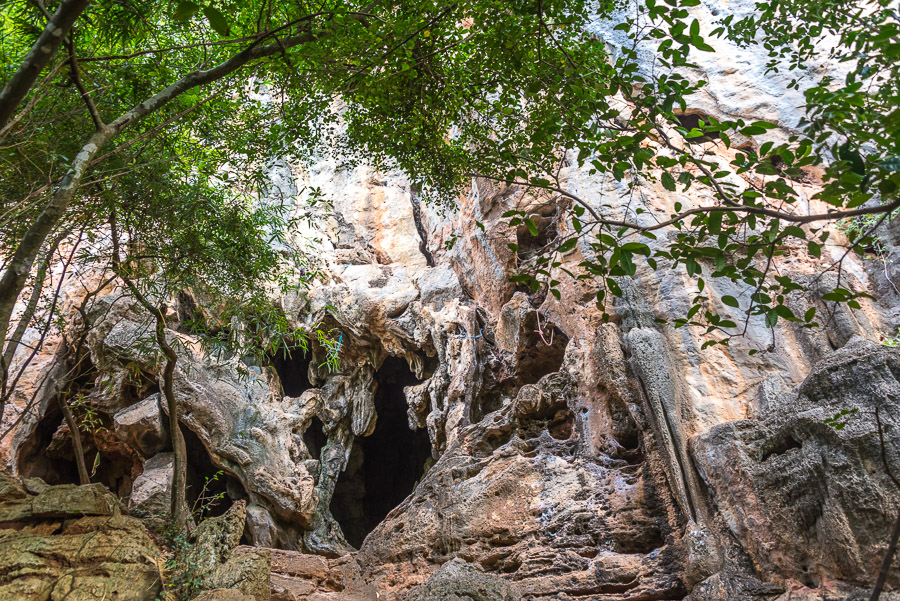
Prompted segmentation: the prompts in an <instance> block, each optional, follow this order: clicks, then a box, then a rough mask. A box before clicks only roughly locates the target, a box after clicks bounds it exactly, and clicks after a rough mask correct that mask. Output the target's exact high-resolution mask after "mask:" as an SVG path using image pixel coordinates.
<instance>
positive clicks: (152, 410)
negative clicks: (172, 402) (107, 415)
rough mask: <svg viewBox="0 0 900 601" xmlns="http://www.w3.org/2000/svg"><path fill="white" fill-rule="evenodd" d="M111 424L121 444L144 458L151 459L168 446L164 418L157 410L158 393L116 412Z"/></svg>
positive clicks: (158, 409)
mask: <svg viewBox="0 0 900 601" xmlns="http://www.w3.org/2000/svg"><path fill="white" fill-rule="evenodd" d="M113 424H114V425H113V429H114V431H115V433H116V435H117V436H118V437H119V438H120V439H121V440H122V442H124V443H126V444H128V445H129V446H130V447H132V448H133V449H135V450H137V451H138V452H139V453H140V454H141V455H143V456H144V457H152V456H153V455H155V454H157V453H159V452H160V451H162V450H163V449H165V448H166V447H167V446H168V444H169V431H168V430H167V429H166V424H165V416H164V415H163V413H162V411H161V410H160V408H159V393H156V394H154V395H152V396H149V397H147V398H146V399H144V400H143V401H141V402H140V403H136V404H134V405H131V406H130V407H126V408H125V409H122V410H121V411H119V412H117V413H116V414H115V415H113Z"/></svg>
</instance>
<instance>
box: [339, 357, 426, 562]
mask: <svg viewBox="0 0 900 601" xmlns="http://www.w3.org/2000/svg"><path fill="white" fill-rule="evenodd" d="M375 380H376V382H377V384H378V387H377V389H376V391H375V411H376V413H377V415H378V419H377V422H376V425H375V431H374V432H373V433H372V434H371V435H370V436H367V437H365V438H357V439H356V440H355V441H354V443H353V449H352V451H351V453H350V461H349V462H348V464H347V469H346V470H344V472H343V473H342V474H341V476H340V477H339V478H338V481H337V485H336V486H335V490H334V496H333V497H332V499H331V506H330V509H331V515H332V516H334V518H335V519H336V520H337V521H338V523H339V524H340V525H341V529H342V530H343V532H344V537H345V538H346V539H347V542H349V543H350V544H351V545H353V546H354V547H356V548H359V547H360V545H361V544H362V542H363V540H365V538H366V535H368V534H369V532H371V531H372V530H373V529H374V528H375V526H377V525H378V524H379V523H381V521H382V520H384V518H385V517H386V516H387V514H388V513H389V512H390V511H391V510H392V509H393V508H394V507H396V506H397V505H399V504H400V503H401V502H402V501H403V500H404V499H405V498H406V497H407V496H408V495H409V494H410V493H411V492H412V491H413V489H414V488H415V486H416V484H417V483H418V481H419V480H420V479H421V478H422V475H423V474H424V473H425V465H426V462H427V461H428V460H430V459H431V443H430V441H429V440H428V433H427V432H426V431H425V430H424V429H421V430H415V431H413V430H410V428H409V423H408V420H407V415H406V397H405V396H404V394H403V388H404V387H405V386H410V385H412V384H416V383H418V380H417V379H416V377H415V375H414V374H413V373H412V371H410V369H409V366H408V365H407V363H406V361H404V360H403V359H400V358H397V357H390V358H388V359H387V360H386V361H385V362H384V364H383V365H382V366H381V369H379V370H378V371H377V372H376V374H375Z"/></svg>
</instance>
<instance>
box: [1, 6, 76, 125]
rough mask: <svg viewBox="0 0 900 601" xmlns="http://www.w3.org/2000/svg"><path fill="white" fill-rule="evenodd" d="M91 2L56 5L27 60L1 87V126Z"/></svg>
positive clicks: (7, 119)
mask: <svg viewBox="0 0 900 601" xmlns="http://www.w3.org/2000/svg"><path fill="white" fill-rule="evenodd" d="M89 3H90V0H63V2H62V3H61V4H60V5H59V8H58V9H56V12H55V13H54V14H53V16H52V17H51V18H50V21H49V22H48V23H47V25H46V26H45V27H44V31H42V32H41V35H40V36H38V39H37V40H36V41H35V43H34V46H32V47H31V51H30V52H29V53H28V54H27V55H26V56H25V60H23V61H22V64H21V65H19V68H18V70H16V72H15V74H14V75H13V76H12V78H11V79H10V80H9V81H8V82H7V83H6V86H4V87H3V91H0V129H3V126H4V125H6V124H7V123H8V122H9V120H10V119H12V116H13V114H15V112H16V107H18V106H19V104H20V103H21V102H22V100H23V99H24V98H25V96H26V95H27V94H28V91H29V90H30V89H31V88H32V86H34V82H35V81H36V80H37V78H38V76H39V75H40V74H41V71H43V70H44V67H46V66H47V64H48V63H49V62H50V59H52V58H53V55H54V54H56V51H57V50H58V49H59V46H60V44H62V42H63V40H64V39H65V38H66V36H67V35H69V31H70V30H71V29H72V25H74V24H75V21H76V20H78V17H80V16H81V13H83V12H84V9H85V8H87V5H88V4H89Z"/></svg>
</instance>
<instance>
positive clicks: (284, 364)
mask: <svg viewBox="0 0 900 601" xmlns="http://www.w3.org/2000/svg"><path fill="white" fill-rule="evenodd" d="M269 361H270V362H271V365H272V367H274V368H275V373H277V374H278V379H279V380H281V390H282V392H283V393H284V394H285V395H286V396H289V397H298V396H300V395H301V394H303V393H304V392H305V391H306V390H309V389H310V388H312V384H310V382H309V364H310V363H312V353H310V352H304V350H303V349H302V348H300V347H299V346H295V347H292V348H289V349H287V350H281V351H278V352H277V353H275V354H274V355H270V356H269Z"/></svg>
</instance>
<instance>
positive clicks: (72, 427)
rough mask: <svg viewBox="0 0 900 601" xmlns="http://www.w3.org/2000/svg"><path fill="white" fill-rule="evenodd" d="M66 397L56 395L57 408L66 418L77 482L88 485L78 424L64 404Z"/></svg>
mask: <svg viewBox="0 0 900 601" xmlns="http://www.w3.org/2000/svg"><path fill="white" fill-rule="evenodd" d="M65 397H66V395H64V394H62V393H60V394H58V395H57V397H56V398H57V401H58V402H59V408H60V409H61V410H62V412H63V416H64V417H65V418H66V425H67V426H69V431H70V432H71V433H72V450H73V451H74V452H75V465H77V466H78V480H79V483H80V484H90V483H91V477H90V475H88V470H87V464H86V463H85V462H84V446H83V445H82V444H81V432H80V431H79V430H78V424H76V423H75V416H74V415H72V408H71V407H69V403H68V402H66V399H65Z"/></svg>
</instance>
